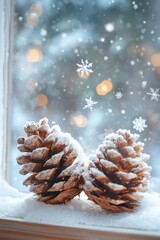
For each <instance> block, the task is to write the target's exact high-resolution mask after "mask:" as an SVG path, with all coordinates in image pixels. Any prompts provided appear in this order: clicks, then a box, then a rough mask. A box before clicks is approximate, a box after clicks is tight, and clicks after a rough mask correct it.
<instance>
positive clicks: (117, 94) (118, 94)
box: [115, 92, 123, 99]
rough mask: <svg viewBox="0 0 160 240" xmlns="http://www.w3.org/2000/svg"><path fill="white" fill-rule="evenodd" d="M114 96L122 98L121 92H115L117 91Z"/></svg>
mask: <svg viewBox="0 0 160 240" xmlns="http://www.w3.org/2000/svg"><path fill="white" fill-rule="evenodd" d="M115 96H116V98H117V99H120V98H122V96H123V93H121V92H117V93H116V94H115Z"/></svg>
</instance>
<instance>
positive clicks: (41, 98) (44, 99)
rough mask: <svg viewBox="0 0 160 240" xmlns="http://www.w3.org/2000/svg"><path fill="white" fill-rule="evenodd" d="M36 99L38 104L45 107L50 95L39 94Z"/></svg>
mask: <svg viewBox="0 0 160 240" xmlns="http://www.w3.org/2000/svg"><path fill="white" fill-rule="evenodd" d="M35 100H36V104H37V106H39V107H44V106H46V105H47V103H48V97H47V96H46V95H45V94H38V95H37V96H36V99H35Z"/></svg>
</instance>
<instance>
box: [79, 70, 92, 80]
mask: <svg viewBox="0 0 160 240" xmlns="http://www.w3.org/2000/svg"><path fill="white" fill-rule="evenodd" d="M77 74H78V77H79V78H82V79H86V80H87V79H88V78H89V76H90V72H87V73H86V72H82V71H79V72H77Z"/></svg>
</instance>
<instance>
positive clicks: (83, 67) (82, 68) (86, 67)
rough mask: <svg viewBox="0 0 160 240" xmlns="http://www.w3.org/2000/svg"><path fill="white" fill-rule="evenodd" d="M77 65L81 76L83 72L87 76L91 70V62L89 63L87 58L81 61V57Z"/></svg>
mask: <svg viewBox="0 0 160 240" xmlns="http://www.w3.org/2000/svg"><path fill="white" fill-rule="evenodd" d="M77 66H78V69H77V72H80V73H81V75H82V77H83V76H84V74H86V75H87V76H88V75H89V73H92V72H93V70H92V63H89V62H88V60H85V61H83V59H81V64H79V63H77Z"/></svg>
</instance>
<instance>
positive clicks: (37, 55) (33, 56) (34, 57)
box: [27, 48, 43, 62]
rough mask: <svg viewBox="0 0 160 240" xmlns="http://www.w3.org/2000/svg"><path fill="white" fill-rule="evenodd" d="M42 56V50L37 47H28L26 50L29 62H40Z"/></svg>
mask: <svg viewBox="0 0 160 240" xmlns="http://www.w3.org/2000/svg"><path fill="white" fill-rule="evenodd" d="M42 58H43V54H42V51H41V50H40V49H38V48H32V49H29V50H28V52H27V59H28V61H29V62H40V61H41V60H42Z"/></svg>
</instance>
